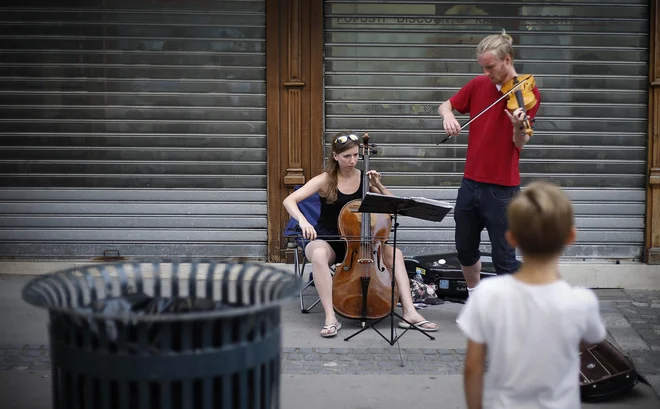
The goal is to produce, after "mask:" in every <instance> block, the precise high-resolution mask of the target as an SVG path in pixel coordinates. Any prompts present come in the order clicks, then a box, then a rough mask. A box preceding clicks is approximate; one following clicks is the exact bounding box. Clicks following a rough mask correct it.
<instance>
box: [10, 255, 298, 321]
mask: <svg viewBox="0 0 660 409" xmlns="http://www.w3.org/2000/svg"><path fill="white" fill-rule="evenodd" d="M175 263H176V264H198V265H199V264H214V265H227V266H229V265H232V266H235V265H241V266H246V267H259V268H267V269H269V270H271V271H273V272H276V273H282V275H283V277H286V278H287V280H285V282H284V283H283V284H282V286H281V287H280V289H279V291H280V293H279V294H278V295H277V296H276V297H275V298H274V299H272V300H266V301H262V302H259V303H257V304H247V305H231V304H229V305H230V308H226V309H221V310H209V311H195V312H182V313H163V314H153V315H141V314H136V313H134V312H131V313H129V314H107V313H101V312H92V311H82V310H81V308H84V307H85V306H72V307H63V306H52V305H49V303H48V301H47V300H46V299H45V297H43V296H42V297H40V298H39V299H37V298H36V295H35V294H34V293H33V294H29V292H30V291H34V290H33V289H31V287H32V286H33V285H35V284H36V283H38V282H39V281H44V280H49V279H53V278H55V277H62V276H66V275H67V274H73V273H74V272H76V273H80V272H83V274H84V273H85V272H88V271H89V270H90V269H96V268H99V269H100V268H102V267H106V268H108V267H118V266H126V265H140V264H142V265H144V264H151V265H154V264H160V265H163V264H175ZM88 274H89V273H88ZM157 275H158V273H157V272H154V273H153V275H151V277H143V279H144V278H146V279H149V278H152V279H153V278H155V277H156V276H157ZM166 280H171V277H170V278H167V279H166ZM298 281H299V280H297V277H296V275H295V274H294V273H292V272H288V271H286V270H284V269H281V268H277V267H273V266H268V265H265V264H259V263H255V262H246V261H239V262H231V261H227V262H225V261H218V260H208V259H177V260H172V259H168V260H160V261H156V262H155V261H153V260H130V261H128V260H126V261H121V262H114V263H94V264H88V265H83V266H77V267H70V268H66V269H60V270H57V271H54V272H51V273H47V274H42V275H39V276H37V277H34V278H32V279H31V280H29V281H28V282H27V283H26V284H25V285H24V286H23V289H22V291H21V298H22V299H23V300H24V301H25V302H27V303H28V304H31V305H33V306H35V307H38V308H44V309H47V310H48V311H53V312H58V313H61V314H67V315H72V316H78V317H84V318H96V319H100V320H118V321H126V322H133V323H140V322H145V323H151V322H158V321H160V322H167V321H191V320H198V319H211V318H231V317H236V316H246V315H251V314H252V313H257V312H259V311H264V310H267V309H271V308H278V307H280V306H281V305H282V303H284V302H285V300H286V299H287V298H288V297H289V296H292V295H294V294H295V292H296V291H297V290H298V284H299V282H298ZM128 294H137V292H129V293H126V294H123V295H128ZM151 296H153V295H151ZM182 297H187V296H182ZM113 298H114V296H113ZM102 299H106V298H102ZM200 299H209V298H205V297H200ZM210 299H211V300H213V301H217V300H214V299H213V298H210Z"/></svg>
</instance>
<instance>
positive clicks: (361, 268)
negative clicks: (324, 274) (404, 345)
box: [332, 133, 399, 325]
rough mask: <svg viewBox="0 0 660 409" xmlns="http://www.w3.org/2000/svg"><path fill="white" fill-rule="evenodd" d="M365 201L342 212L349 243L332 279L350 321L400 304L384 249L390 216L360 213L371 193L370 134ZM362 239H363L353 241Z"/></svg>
mask: <svg viewBox="0 0 660 409" xmlns="http://www.w3.org/2000/svg"><path fill="white" fill-rule="evenodd" d="M362 141H363V143H362V146H361V147H362V157H363V158H364V170H363V172H362V199H355V200H352V201H350V202H348V203H346V204H345V205H344V207H342V209H341V211H340V212H339V220H338V227H339V233H340V236H341V238H342V239H344V240H346V247H347V248H346V256H345V257H344V260H343V261H342V263H341V264H340V265H339V266H338V267H337V269H336V272H335V275H334V278H333V279H332V304H333V307H334V309H335V311H336V312H337V313H338V314H339V315H341V316H343V317H346V318H352V319H361V320H362V322H363V325H364V322H365V320H367V319H378V318H382V317H385V316H386V315H387V314H389V312H390V310H391V307H392V301H394V305H396V303H397V302H398V299H399V295H398V290H397V289H396V288H395V289H394V297H392V294H393V293H392V291H393V288H392V275H391V273H390V272H389V271H388V270H387V269H386V268H385V267H384V266H385V263H384V262H383V251H382V249H383V246H384V245H385V241H386V240H387V239H388V238H389V235H390V231H391V230H392V218H391V216H390V215H389V214H381V213H373V214H372V213H361V212H358V209H359V208H360V204H361V203H362V200H364V197H365V195H366V194H367V192H368V191H369V175H368V174H367V172H369V154H370V152H372V150H373V146H370V145H369V134H367V133H365V134H364V135H363V136H362ZM352 237H359V238H360V239H359V240H354V239H351V238H352Z"/></svg>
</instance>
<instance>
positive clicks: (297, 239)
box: [284, 186, 333, 314]
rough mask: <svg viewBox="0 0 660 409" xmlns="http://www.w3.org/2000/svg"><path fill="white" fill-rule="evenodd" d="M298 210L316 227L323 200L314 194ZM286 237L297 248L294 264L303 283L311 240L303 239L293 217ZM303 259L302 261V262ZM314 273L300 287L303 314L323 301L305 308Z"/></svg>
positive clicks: (291, 245)
mask: <svg viewBox="0 0 660 409" xmlns="http://www.w3.org/2000/svg"><path fill="white" fill-rule="evenodd" d="M300 187H301V186H295V187H294V191H295V190H298V189H299V188H300ZM298 208H299V209H300V211H301V212H302V214H303V215H304V216H305V218H306V219H307V221H309V222H310V223H311V224H312V225H316V222H317V221H318V219H319V215H320V213H321V200H320V199H319V195H318V194H316V193H315V194H313V195H312V196H310V197H308V198H307V199H305V200H303V201H301V202H299V203H298ZM284 237H286V238H287V239H289V244H290V247H295V251H294V256H293V264H294V269H295V272H296V274H298V279H299V280H300V281H301V283H302V280H303V274H305V267H306V266H307V264H308V260H307V257H305V244H307V242H309V240H306V239H304V238H303V237H302V231H301V230H300V225H298V221H297V220H296V219H294V218H293V217H292V218H290V219H289V221H288V223H287V224H286V228H285V229H284ZM299 253H302V256H300V255H299ZM301 258H302V261H301V260H300V259H301ZM330 269H331V271H333V266H331V267H330ZM312 273H313V272H310V273H309V281H308V282H307V283H306V284H305V285H302V284H301V287H300V293H299V296H300V310H301V312H302V313H303V314H307V313H308V312H309V311H310V310H311V309H312V308H314V306H316V304H318V303H319V302H320V301H321V299H320V298H318V299H317V300H316V301H314V303H312V305H310V306H309V307H305V300H304V297H303V293H304V292H305V290H307V289H308V288H309V287H310V286H313V285H314V277H313V275H312Z"/></svg>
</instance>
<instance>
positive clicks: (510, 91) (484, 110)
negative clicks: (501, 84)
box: [436, 76, 531, 145]
mask: <svg viewBox="0 0 660 409" xmlns="http://www.w3.org/2000/svg"><path fill="white" fill-rule="evenodd" d="M530 78H531V77H530V76H528V77H527V78H525V79H523V80H522V81H520V82H519V83H518V85H516V86H515V87H513V88H511V89H510V90H508V91H507V92H506V94H503V95H502V96H501V97H499V98H498V99H497V101H495V102H493V103H492V104H490V105H488V106H487V107H486V108H484V109H482V110H481V112H479V113H478V114H477V115H475V116H474V118H472V119H470V120H469V121H467V122H466V123H465V124H464V125H463V126H461V129H459V130H458V133H459V134H460V133H461V131H462V130H463V128H465V127H466V126H468V125H470V123H472V121H474V120H475V119H477V118H479V117H480V116H481V115H483V114H484V113H485V112H486V111H488V110H489V109H491V108H492V107H494V106H495V105H497V103H498V102H500V101H501V100H503V99H504V98H506V97H507V96H508V95H509V94H511V93H512V92H515V91H516V90H517V89H518V88H519V87H520V86H521V85H522V84H524V83H525V81H527V80H528V79H530ZM451 137H452V135H447V137H446V138H445V139H443V140H441V141H440V142H438V143H436V145H440V144H441V143H445V142H446V141H448V140H449V139H450V138H451Z"/></svg>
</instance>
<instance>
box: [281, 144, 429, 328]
mask: <svg viewBox="0 0 660 409" xmlns="http://www.w3.org/2000/svg"><path fill="white" fill-rule="evenodd" d="M359 146H360V141H359V138H358V137H357V135H355V134H351V133H347V132H340V133H339V134H337V135H336V136H335V138H334V139H333V142H332V152H331V154H330V156H329V157H328V158H327V160H326V169H325V171H324V172H323V173H321V174H320V175H317V176H315V177H313V178H312V179H310V180H309V181H308V182H307V183H305V185H304V186H302V187H301V188H300V189H298V190H296V191H295V192H293V193H291V194H290V195H289V196H287V198H286V199H284V202H283V205H284V207H285V208H286V210H287V212H289V215H291V217H293V218H294V219H296V220H297V221H298V223H299V225H300V228H301V230H302V234H303V237H304V238H306V239H310V240H312V241H311V242H309V243H308V244H307V245H306V246H305V256H306V257H307V259H308V260H309V261H310V262H311V263H312V270H313V272H314V285H315V287H316V290H317V291H318V293H319V298H320V299H321V304H322V305H323V310H324V312H325V325H324V326H323V328H322V329H321V336H322V337H326V338H327V337H333V336H335V335H337V331H338V330H339V329H341V324H340V323H339V321H337V317H336V315H335V311H334V307H333V303H332V275H331V273H330V266H331V265H333V264H335V263H339V262H341V261H343V260H344V256H345V255H346V242H345V241H344V240H342V239H341V237H340V234H339V226H338V219H339V215H340V212H341V209H342V207H343V206H344V205H345V204H346V203H348V202H350V201H352V200H354V199H362V189H363V186H362V171H361V170H359V169H356V168H355V166H356V165H357V161H358V156H359ZM367 173H368V175H369V186H367V188H368V189H369V191H370V192H374V193H380V194H383V195H390V196H391V195H392V193H391V192H390V191H389V190H388V189H387V188H386V187H385V186H384V185H383V184H382V182H381V180H380V178H381V176H380V174H379V173H378V172H376V171H375V170H369V171H368V172H367ZM314 193H318V194H319V197H320V200H321V213H320V216H319V220H318V222H317V224H316V226H312V224H311V223H310V222H309V221H308V220H307V219H306V218H305V216H304V215H303V214H302V212H301V211H300V209H299V208H298V203H299V202H301V201H303V200H305V199H306V198H308V197H310V196H312V195H313V194H314ZM319 236H320V237H319ZM393 250H394V249H393V248H392V246H389V245H387V244H386V245H384V246H383V261H384V263H385V265H386V267H387V268H388V269H389V270H390V273H391V271H392V268H391V267H392V266H391V264H392V261H391V260H392V256H393ZM395 263H396V268H395V271H396V273H395V279H396V285H397V286H398V289H399V299H400V301H401V306H402V308H403V318H404V320H406V321H408V322H410V323H412V324H413V325H415V326H416V327H418V328H419V329H422V330H424V331H437V330H438V325H437V324H435V323H432V322H430V321H427V320H425V319H424V317H422V315H421V314H419V313H418V312H417V310H416V309H415V306H414V304H413V301H412V293H411V292H410V280H409V278H408V273H407V272H406V266H405V264H404V261H403V253H401V250H399V249H397V250H396V256H395ZM399 326H401V327H407V326H409V325H408V324H406V323H405V322H403V321H401V322H400V323H399Z"/></svg>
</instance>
